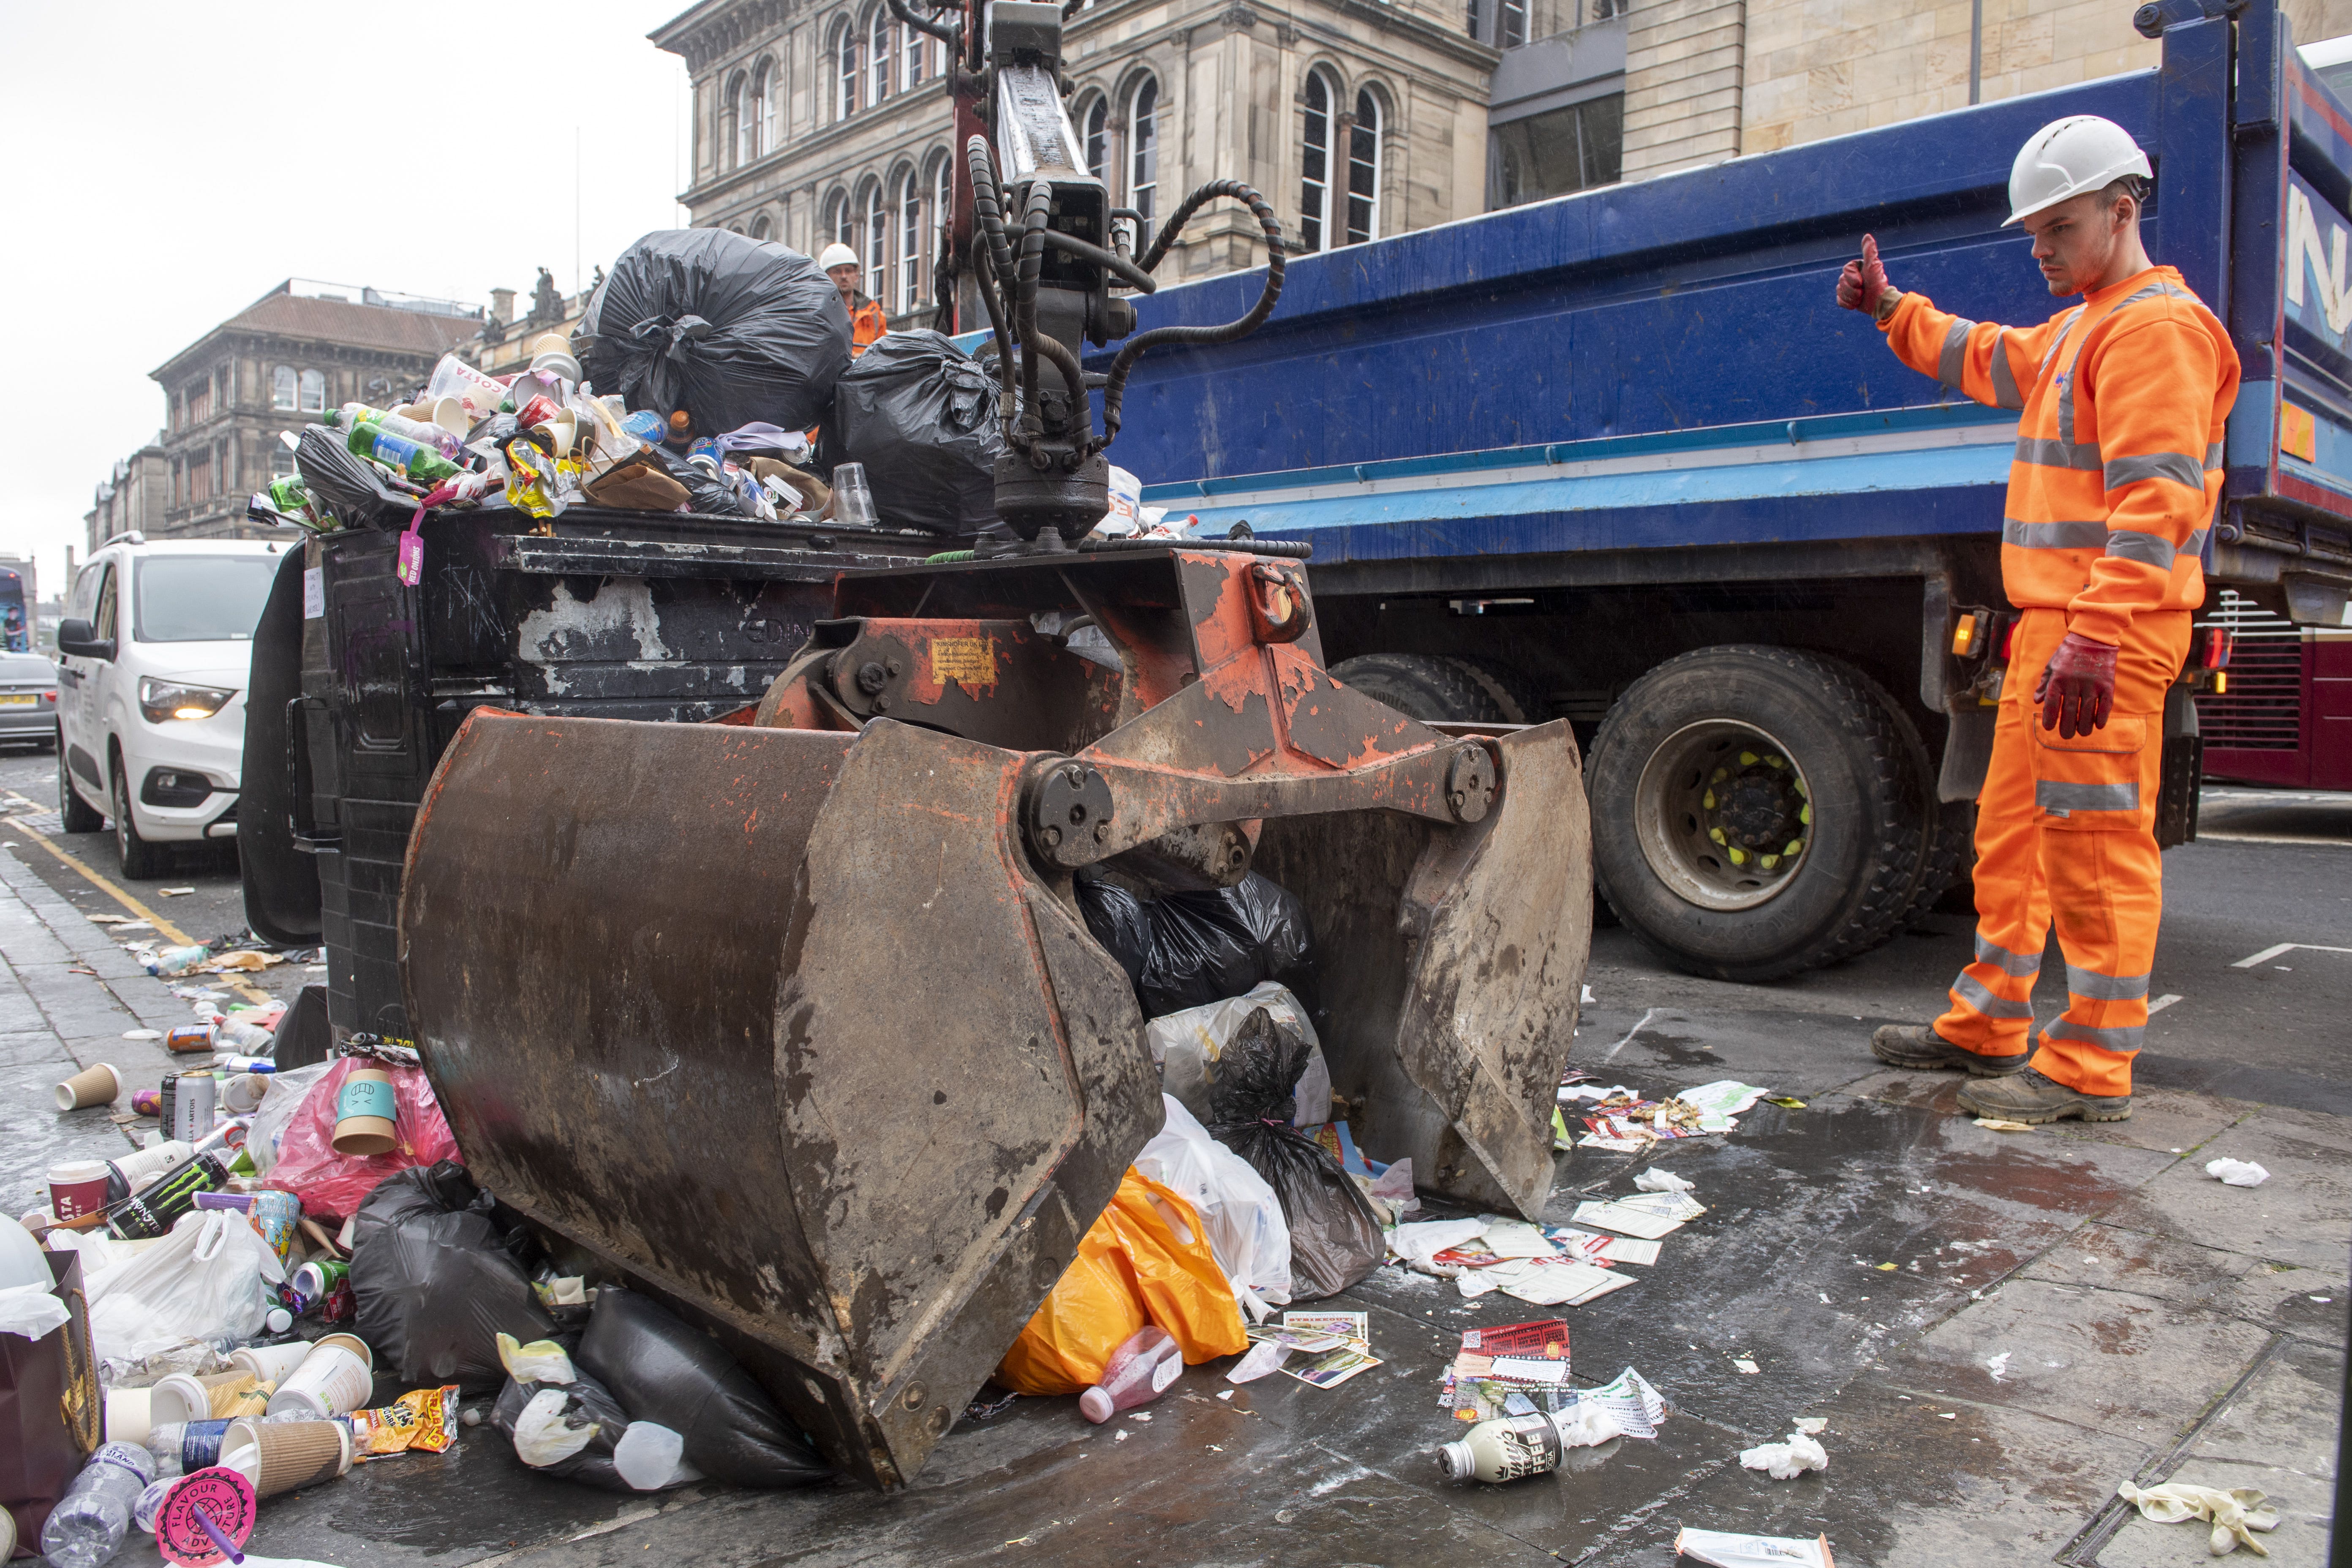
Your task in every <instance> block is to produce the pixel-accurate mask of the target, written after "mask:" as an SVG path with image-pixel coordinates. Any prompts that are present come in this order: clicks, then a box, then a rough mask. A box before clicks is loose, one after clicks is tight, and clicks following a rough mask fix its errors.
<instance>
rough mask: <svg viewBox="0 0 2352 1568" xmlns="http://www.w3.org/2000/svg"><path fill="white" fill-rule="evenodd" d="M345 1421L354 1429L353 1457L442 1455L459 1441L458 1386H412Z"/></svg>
mask: <svg viewBox="0 0 2352 1568" xmlns="http://www.w3.org/2000/svg"><path fill="white" fill-rule="evenodd" d="M342 1420H343V1421H344V1423H345V1424H346V1425H348V1426H350V1427H351V1429H352V1458H355V1459H360V1460H366V1459H380V1458H383V1457H384V1456H386V1455H388V1454H405V1453H407V1452H409V1451H410V1450H412V1449H414V1450H415V1451H417V1452H419V1453H425V1454H438V1453H440V1452H441V1451H442V1450H444V1449H446V1448H447V1447H450V1446H451V1445H453V1444H455V1443H456V1442H457V1384H454V1383H450V1384H443V1385H442V1386H440V1387H439V1388H412V1389H410V1390H409V1391H408V1392H407V1393H406V1394H402V1395H401V1396H400V1397H399V1398H398V1399H395V1400H394V1401H393V1402H392V1403H391V1404H390V1405H381V1406H379V1407H377V1408H376V1409H373V1410H354V1411H352V1413H351V1414H350V1415H346V1416H344V1417H342Z"/></svg>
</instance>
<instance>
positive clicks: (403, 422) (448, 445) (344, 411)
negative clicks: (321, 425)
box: [327, 403, 466, 462]
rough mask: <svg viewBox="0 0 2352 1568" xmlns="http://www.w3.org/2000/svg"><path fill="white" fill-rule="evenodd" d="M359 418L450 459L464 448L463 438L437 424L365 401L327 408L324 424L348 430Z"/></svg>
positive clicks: (359, 421)
mask: <svg viewBox="0 0 2352 1568" xmlns="http://www.w3.org/2000/svg"><path fill="white" fill-rule="evenodd" d="M362 421H365V422H367V423H368V424H371V425H376V426H382V427H383V430H384V431H385V433H386V434H388V435H393V436H397V437H400V438H401V439H402V440H404V441H414V442H415V443H416V444H417V445H418V446H420V447H432V448H433V449H434V450H435V451H436V452H438V453H440V454H441V455H442V456H443V457H445V458H449V459H450V460H451V461H453V462H454V461H456V460H457V454H458V453H460V452H462V451H464V450H465V449H466V443H465V442H464V440H462V439H461V438H459V437H456V436H452V435H451V434H450V433H449V432H448V431H446V430H444V429H442V428H441V426H438V425H427V424H425V422H424V421H423V420H421V419H411V418H409V417H408V416H406V415H404V414H394V413H393V412H391V411H390V410H389V409H383V408H370V407H369V406H368V405H366V404H364V403H346V404H344V405H342V406H341V408H331V409H329V410H328V411H327V425H328V426H329V427H330V428H331V429H337V430H342V431H346V432H348V431H350V430H351V429H352V427H353V426H357V425H359V424H360V423H361V422H362Z"/></svg>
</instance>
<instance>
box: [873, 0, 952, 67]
mask: <svg viewBox="0 0 2352 1568" xmlns="http://www.w3.org/2000/svg"><path fill="white" fill-rule="evenodd" d="M890 15H892V16H896V17H898V20H900V21H901V22H904V23H906V24H907V26H909V27H912V28H914V29H915V31H917V32H919V33H929V35H930V36H931V37H934V38H937V39H939V40H940V42H941V43H943V44H945V45H947V47H948V49H949V51H950V53H954V54H961V52H962V49H963V26H962V24H961V23H959V22H940V21H934V20H933V19H932V18H930V17H929V16H916V15H915V12H914V8H913V7H911V6H909V5H908V4H907V0H890Z"/></svg>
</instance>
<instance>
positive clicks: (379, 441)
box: [343, 419, 458, 485]
mask: <svg viewBox="0 0 2352 1568" xmlns="http://www.w3.org/2000/svg"><path fill="white" fill-rule="evenodd" d="M343 444H344V445H345V446H347V447H350V448H351V449H352V452H353V453H354V454H356V455H357V456H359V457H362V458H374V459H375V460H376V461H377V462H379V463H382V464H383V466H384V467H385V468H397V469H399V470H400V471H401V472H402V473H404V474H406V475H407V476H408V477H409V478H410V479H417V480H421V481H422V482H424V483H425V484H428V485H437V484H439V483H440V482H441V481H442V480H443V479H448V478H450V477H452V476H453V475H455V474H457V472H458V468H457V464H455V463H453V462H451V461H450V460H449V459H448V458H445V457H443V456H442V455H441V454H440V453H438V452H436V451H435V450H434V449H433V448H432V447H427V446H425V445H424V444H423V443H421V442H417V441H412V440H410V439H408V438H407V437H404V436H395V435H394V434H393V433H392V432H391V431H389V430H386V429H385V428H384V427H383V426H381V425H379V424H377V423H376V422H375V421H374V420H373V419H362V420H361V421H360V422H359V423H358V424H356V425H354V426H352V433H351V435H350V436H349V437H346V438H345V440H344V443H343Z"/></svg>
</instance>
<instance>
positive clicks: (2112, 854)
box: [1936, 609, 2189, 1095]
mask: <svg viewBox="0 0 2352 1568" xmlns="http://www.w3.org/2000/svg"><path fill="white" fill-rule="evenodd" d="M2065 635H2066V612H2065V611H2064V610H2062V609H2030V610H2027V611H2025V612H2024V615H2023V619H2022V620H2021V622H2020V624H2019V626H2018V628H2017V641H2016V643H2015V644H2014V646H2013V647H2011V651H2010V661H2009V676H2008V679H2007V681H2006V683H2005V684H2004V685H2003V686H2002V688H2001V694H2000V716H1999V718H1998V719H1997V720H1996V721H1995V724H1994V730H1993V742H1992V765H1991V767H1990V769H1988V770H1987V772H1986V773H1985V782H1984V789H1983V790H1982V792H1981V793H1979V795H1978V796H1977V868H1976V889H1977V955H1976V961H1975V962H1974V963H1970V964H1969V966H1968V967H1967V968H1965V969H1963V970H1961V971H1960V977H1959V978H1958V980H1955V981H1954V982H1952V989H1951V997H1952V1010H1951V1011H1950V1012H1948V1013H1947V1014H1945V1015H1944V1016H1942V1017H1940V1018H1938V1019H1937V1020H1936V1033H1937V1034H1938V1035H1941V1036H1942V1037H1944V1038H1945V1039H1947V1040H1948V1041H1950V1042H1951V1043H1952V1044H1953V1045H1956V1046H1958V1047H1962V1048H1964V1049H1967V1050H1971V1051H1975V1052H1977V1053H1978V1054H1979V1055H1982V1056H1990V1057H2002V1056H2015V1055H2016V1054H2017V1053H2019V1052H2020V1051H2022V1050H2024V1049H2025V1048H2026V1045H2027V1040H2026V1037H2027V1036H2028V1035H2030V1034H2032V1030H2033V1003H2032V995H2033V982H2034V979H2035V977H2036V976H2037V975H2038V974H2039V973H2041V970H2042V948H2043V947H2044V946H2045V945H2046V944H2047V942H2048V941H2049V937H2050V928H2051V926H2052V925H2053V924H2055V925H2056V926H2057V928H2058V946H2059V950H2060V951H2061V952H2063V953H2064V954H2065V959H2066V1011H2065V1012H2064V1013H2063V1014H2062V1015H2061V1016H2058V1017H2057V1018H2056V1019H2053V1021H2052V1022H2051V1024H2050V1025H2049V1026H2048V1027H2046V1028H2044V1029H2043V1030H2042V1039H2041V1045H2042V1048H2041V1049H2040V1050H2039V1051H2036V1052H2035V1053H2034V1057H2033V1061H2032V1067H2033V1068H2034V1070H2035V1071H2037V1072H2039V1073H2042V1075H2043V1076H2045V1077H2047V1078H2050V1079H2055V1080H2056V1081H2057V1082H2059V1083H2063V1084H2064V1085H2065V1086H2066V1087H2067V1088H2069V1089H2074V1090H2076V1091H2078V1092H2080V1093H2083V1094H2097V1095H2119V1094H2129V1093H2130V1092H2131V1063H2132V1056H2133V1053H2135V1052H2137V1050H2138V1049H2139V1045H2140V1037H2141V1036H2142V1035H2143V1034H2144V1033H2146V1031H2147V977H2148V971H2149V970H2150V969H2151V968H2153V967H2154V965H2155V962H2156V931H2157V925H2158V921H2160V920H2161V919H2162V917H2163V914H2164V868H2163V865H2162V862H2161V860H2160V858H2159V852H2158V849H2157V847H2156V831H2155V829H2156V798H2157V792H2158V787H2159V786H2160V784H2161V782H2162V778H2163V770H2164V698H2165V693H2166V691H2167V690H2168V689H2169V688H2170V687H2171V685H2172V683H2173V681H2174V680H2175V679H2177V678H2178V677H2179V674H2180V667H2181V663H2182V661H2183V660H2184V659H2185V658H2187V657H2188V653H2189V611H2187V610H2144V611H2142V612H2140V613H2139V614H2138V615H2136V616H2133V617H2132V619H2131V624H2130V628H2129V630H2127V631H2126V633H2125V634H2124V640H2123V645H2122V652H2121V655H2120V657H2119V658H2117V659H2116V704H2115V711H2114V712H2113V713H2112V714H2111V715H2110V716H2109V718H2108V720H2107V722H2106V726H2105V728H2104V729H2099V730H2094V731H2091V733H2089V734H2087V735H2077V736H2075V737H2074V739H2073V740H2071V741H2068V740H2062V739H2060V738H2059V734H2058V731H2055V730H2044V729H2043V728H2042V709H2041V707H2040V705H2039V704H2037V703H2036V702H2035V701H2034V700H2033V689H2034V687H2035V686H2036V685H2037V684H2038V683H2039V682H2040V681H2041V679H2042V668H2043V667H2044V666H2046V665H2047V664H2048V663H2049V662H2050V656H2051V655H2052V654H2053V652H2055V651H2056V650H2057V647H2058V643H2059V640H2060V639H2061V638H2062V637H2064V636H2065Z"/></svg>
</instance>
